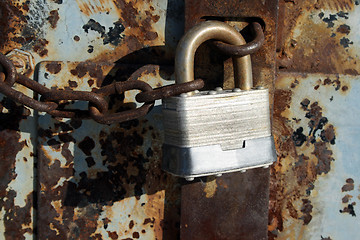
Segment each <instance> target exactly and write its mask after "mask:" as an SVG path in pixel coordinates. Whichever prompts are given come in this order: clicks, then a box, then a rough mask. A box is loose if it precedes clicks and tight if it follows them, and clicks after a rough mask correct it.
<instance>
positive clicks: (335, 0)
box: [315, 0, 355, 11]
mask: <svg viewBox="0 0 360 240" xmlns="http://www.w3.org/2000/svg"><path fill="white" fill-rule="evenodd" d="M354 5H355V2H354V1H352V0H317V1H316V3H315V8H317V9H324V10H325V9H328V10H336V11H349V10H352V9H353V8H354Z"/></svg>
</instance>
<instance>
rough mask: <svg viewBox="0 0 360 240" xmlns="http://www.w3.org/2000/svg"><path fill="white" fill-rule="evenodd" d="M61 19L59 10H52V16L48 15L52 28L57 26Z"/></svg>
mask: <svg viewBox="0 0 360 240" xmlns="http://www.w3.org/2000/svg"><path fill="white" fill-rule="evenodd" d="M59 19H60V17H59V12H58V11H57V10H52V11H50V16H49V17H48V21H49V23H50V26H51V28H56V25H57V22H58V21H59Z"/></svg>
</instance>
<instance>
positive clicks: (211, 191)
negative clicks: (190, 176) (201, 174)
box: [204, 176, 217, 198]
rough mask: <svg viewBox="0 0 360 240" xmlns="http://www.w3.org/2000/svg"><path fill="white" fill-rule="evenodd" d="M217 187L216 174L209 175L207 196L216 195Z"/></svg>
mask: <svg viewBox="0 0 360 240" xmlns="http://www.w3.org/2000/svg"><path fill="white" fill-rule="evenodd" d="M216 189H217V182H216V177H214V176H211V177H207V181H206V183H205V187H204V193H205V196H206V197H207V198H212V197H214V195H215V193H216Z"/></svg>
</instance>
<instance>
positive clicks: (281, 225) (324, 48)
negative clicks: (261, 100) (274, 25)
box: [269, 0, 360, 239]
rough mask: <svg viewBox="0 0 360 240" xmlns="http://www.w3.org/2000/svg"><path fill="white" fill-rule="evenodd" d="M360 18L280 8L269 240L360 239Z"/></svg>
mask: <svg viewBox="0 0 360 240" xmlns="http://www.w3.org/2000/svg"><path fill="white" fill-rule="evenodd" d="M359 10H360V7H359V2H358V1H346V0H344V1H339V0H334V1H280V9H279V28H278V38H277V41H278V42H277V52H278V56H277V57H278V58H277V66H278V68H279V74H278V75H279V76H278V78H277V80H276V85H275V102H274V121H273V132H274V134H275V137H276V138H275V140H276V145H277V150H278V156H279V159H278V163H277V164H276V165H275V166H274V167H273V168H272V175H271V185H270V186H271V187H270V190H271V193H270V215H269V239H357V238H358V235H359V231H358V226H359V222H358V220H357V217H356V213H357V209H358V206H357V205H356V203H357V201H358V200H359V196H358V195H359V189H358V186H356V183H357V182H358V181H359V180H358V171H359V166H360V165H359V157H358V156H359V152H358V151H359V150H358V148H357V147H355V146H356V142H357V134H358V133H357V132H358V121H357V118H358V117H357V116H358V114H359V113H358V110H357V107H356V106H357V102H358V93H359V89H358V78H359V77H358V72H359V67H358V64H357V61H358V59H359V54H360V52H359V39H360V35H359V32H358V31H355V29H357V26H358V19H359ZM330 73H333V74H330ZM344 74H346V75H344Z"/></svg>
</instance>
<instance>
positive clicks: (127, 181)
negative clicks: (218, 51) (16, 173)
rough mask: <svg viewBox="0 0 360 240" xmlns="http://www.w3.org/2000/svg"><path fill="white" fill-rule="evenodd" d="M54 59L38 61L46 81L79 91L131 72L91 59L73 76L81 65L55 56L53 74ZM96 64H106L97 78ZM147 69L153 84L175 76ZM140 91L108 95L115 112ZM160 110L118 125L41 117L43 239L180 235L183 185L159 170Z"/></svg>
mask: <svg viewBox="0 0 360 240" xmlns="http://www.w3.org/2000/svg"><path fill="white" fill-rule="evenodd" d="M49 63H50V62H43V63H41V65H40V66H39V82H40V83H42V84H45V85H46V87H49V88H53V87H57V88H63V89H72V90H81V91H95V89H97V88H99V86H101V84H102V82H104V81H109V82H111V81H113V80H114V79H116V78H117V77H116V73H121V74H122V76H123V77H124V78H126V75H125V74H124V73H125V69H128V70H129V66H121V65H119V66H115V65H108V64H92V65H91V66H90V67H88V68H85V72H86V73H85V74H84V75H83V76H82V77H77V78H71V76H72V73H71V70H73V69H76V68H77V67H78V66H79V65H81V64H83V63H81V62H80V63H78V62H73V63H71V62H67V63H65V62H57V63H58V64H60V65H61V68H60V69H59V71H57V73H51V68H50V70H49V67H48V65H49ZM132 67H133V68H134V70H135V69H138V67H136V66H132ZM92 68H96V69H101V72H102V74H103V77H101V76H97V78H96V79H94V78H92V77H91V75H90V73H89V71H88V70H89V69H92ZM142 69H143V71H142V72H140V73H139V76H140V79H139V80H142V81H145V82H147V83H148V84H150V85H151V86H152V87H156V86H161V85H166V84H169V83H172V82H173V81H170V79H171V76H170V74H169V73H167V72H166V71H163V70H160V67H159V66H155V65H149V66H148V67H143V68H142ZM130 74H131V71H130V73H129V74H128V76H130ZM45 76H46V77H45ZM57 79H72V80H66V81H64V82H59V81H57ZM91 80H93V81H91ZM136 92H137V91H131V92H125V94H124V95H116V96H113V97H110V99H109V102H110V106H109V109H110V111H116V110H118V109H123V108H125V109H126V108H127V107H128V106H127V105H128V103H131V104H132V102H134V98H135V95H136ZM73 105H74V107H77V108H80V109H81V107H84V108H86V107H87V105H86V104H82V103H81V102H75V103H74V104H73ZM67 107H69V108H71V107H73V106H67ZM159 111H160V109H159V107H157V106H155V107H154V109H153V110H152V111H151V113H150V115H147V117H146V118H139V119H135V120H132V121H129V122H125V123H120V124H119V123H117V124H112V125H101V124H96V123H95V122H94V121H91V120H77V121H76V120H70V119H65V118H64V119H53V118H50V116H49V115H40V116H39V128H40V129H39V163H38V168H39V183H38V184H39V186H38V187H39V189H40V191H39V193H38V205H39V206H41V207H39V210H38V221H37V223H38V226H39V227H38V237H39V239H138V238H140V239H176V238H177V236H178V231H179V230H178V226H179V221H180V220H179V217H180V216H179V211H180V210H179V207H180V206H179V204H180V198H179V195H180V185H179V183H178V182H177V181H178V180H177V179H176V178H174V177H171V176H170V175H167V174H165V173H163V172H162V171H161V169H160V160H161V155H162V154H161V146H162V141H163V136H162V131H161V121H160V119H161V114H160V112H159Z"/></svg>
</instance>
